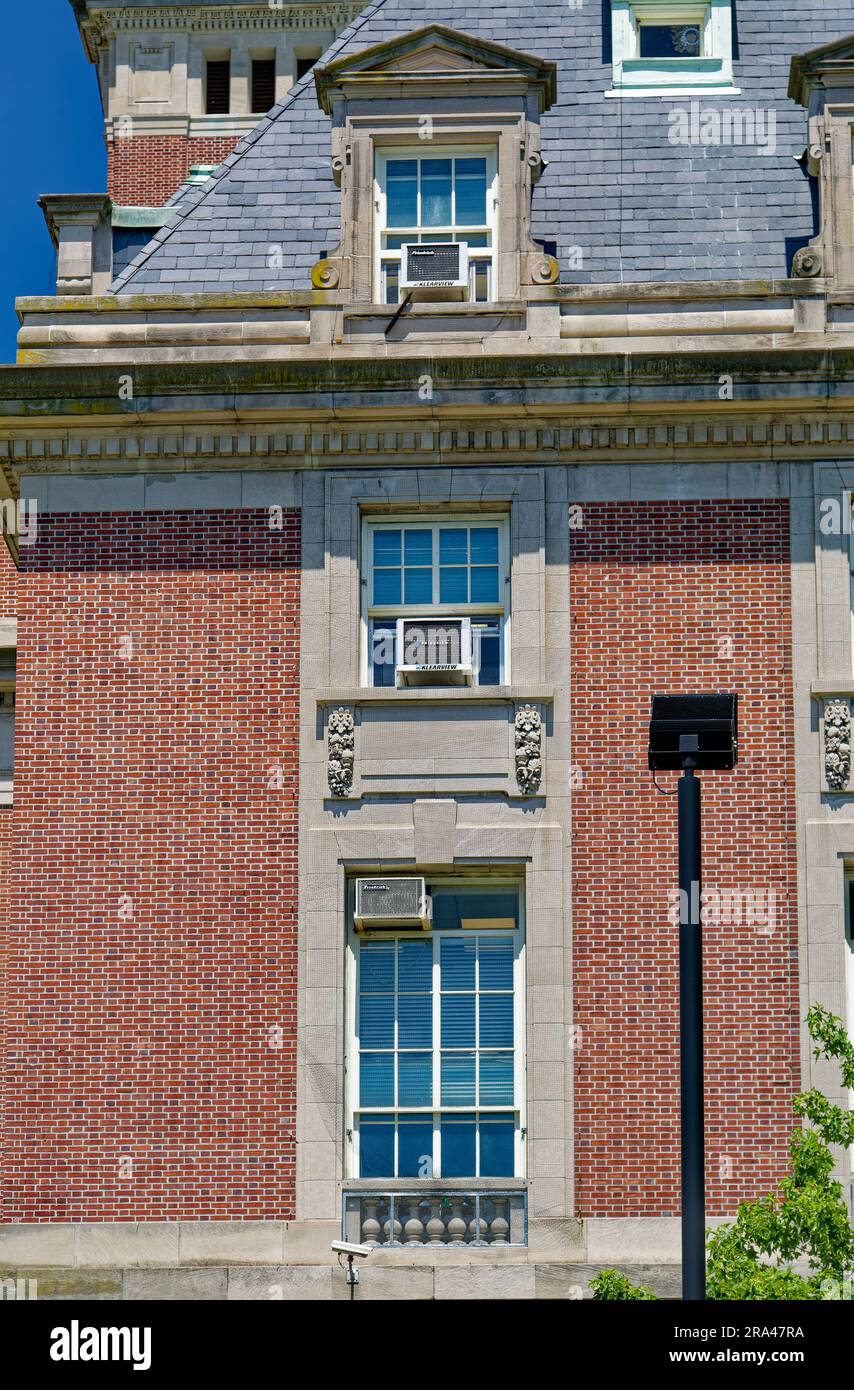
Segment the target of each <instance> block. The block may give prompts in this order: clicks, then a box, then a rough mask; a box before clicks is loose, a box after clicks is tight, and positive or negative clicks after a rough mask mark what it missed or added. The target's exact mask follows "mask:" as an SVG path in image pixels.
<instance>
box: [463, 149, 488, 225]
mask: <svg viewBox="0 0 854 1390" xmlns="http://www.w3.org/2000/svg"><path fill="white" fill-rule="evenodd" d="M474 163H475V161H474V160H471V159H466V160H457V216H456V222H457V226H458V227H483V226H484V225H485V223H486V168H485V167H484V170H483V172H482V173H480V174H476V175H474V176H470V175H467V174H462V173H461V171H460V165H461V164H474ZM481 163H483V164H484V166H485V161H481Z"/></svg>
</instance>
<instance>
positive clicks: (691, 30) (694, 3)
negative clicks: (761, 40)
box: [608, 0, 735, 96]
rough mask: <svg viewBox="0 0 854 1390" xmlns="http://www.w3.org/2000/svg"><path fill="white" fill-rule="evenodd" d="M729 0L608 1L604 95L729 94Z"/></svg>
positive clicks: (730, 32) (730, 35) (730, 24)
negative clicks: (607, 87) (609, 79)
mask: <svg viewBox="0 0 854 1390" xmlns="http://www.w3.org/2000/svg"><path fill="white" fill-rule="evenodd" d="M732 32H733V15H732V0H611V42H612V48H613V60H614V89H613V91H611V92H609V93H608V95H609V96H672V95H674V93H677V94H678V93H681V94H684V95H690V94H691V93H707V92H728V93H733V92H734V91H735V89H734V88H733V85H732V81H733V77H732V48H733V42H732Z"/></svg>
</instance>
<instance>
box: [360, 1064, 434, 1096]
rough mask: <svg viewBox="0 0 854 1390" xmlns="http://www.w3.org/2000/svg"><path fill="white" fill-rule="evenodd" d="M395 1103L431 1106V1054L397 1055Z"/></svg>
mask: <svg viewBox="0 0 854 1390" xmlns="http://www.w3.org/2000/svg"><path fill="white" fill-rule="evenodd" d="M397 1103H398V1105H432V1103H433V1054H432V1053H430V1052H401V1053H399V1055H398V1059H397ZM363 1104H364V1102H363Z"/></svg>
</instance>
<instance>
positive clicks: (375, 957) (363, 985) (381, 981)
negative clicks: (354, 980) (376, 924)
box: [359, 941, 394, 994]
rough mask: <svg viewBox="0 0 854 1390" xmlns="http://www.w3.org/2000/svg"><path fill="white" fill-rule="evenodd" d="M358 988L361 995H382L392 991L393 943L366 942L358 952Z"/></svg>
mask: <svg viewBox="0 0 854 1390" xmlns="http://www.w3.org/2000/svg"><path fill="white" fill-rule="evenodd" d="M359 988H360V990H361V992H362V994H383V993H386V992H388V991H390V990H393V989H394V942H393V941H382V942H380V941H378V942H376V943H374V942H366V943H365V945H364V946H362V947H361V949H360V951H359Z"/></svg>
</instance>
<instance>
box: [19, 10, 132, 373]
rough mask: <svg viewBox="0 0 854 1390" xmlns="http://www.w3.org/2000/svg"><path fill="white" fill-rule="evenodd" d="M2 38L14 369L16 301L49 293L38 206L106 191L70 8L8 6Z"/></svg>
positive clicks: (49, 252) (94, 108) (50, 261)
mask: <svg viewBox="0 0 854 1390" xmlns="http://www.w3.org/2000/svg"><path fill="white" fill-rule="evenodd" d="M0 34H2V48H0V129H2V130H3V131H4V132H5V137H6V138H5V140H4V148H5V150H6V155H5V160H6V165H5V169H4V171H3V179H2V183H0V206H2V224H0V225H2V229H3V230H2V238H3V245H2V254H1V255H0V362H13V361H14V360H15V335H16V333H17V331H18V319H17V315H16V314H15V298H16V296H18V295H24V294H51V293H52V292H53V289H54V285H55V279H54V275H55V259H54V251H53V246H52V245H51V240H50V236H49V235H48V230H47V227H46V226H45V222H44V217H43V216H42V211H41V208H40V207H39V206H38V204H37V201H36V200H37V199H38V198H39V197H40V196H41V194H43V193H100V192H103V190H104V189H105V188H106V182H107V157H106V152H105V148H104V134H103V129H104V128H103V117H102V115H101V103H100V99H99V96H98V84H97V80H96V77H95V69H94V68H93V67H92V66H91V64H90V63H89V61H88V60H87V58H86V55H85V53H84V51H83V45H82V43H81V41H80V35H79V32H78V29H77V24H76V21H75V19H74V12H73V10H72V8H71V5H70V3H69V0H25V3H23V4H22V3H17V4H13V3H11V0H6V3H4V5H3V21H2V27H0Z"/></svg>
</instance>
